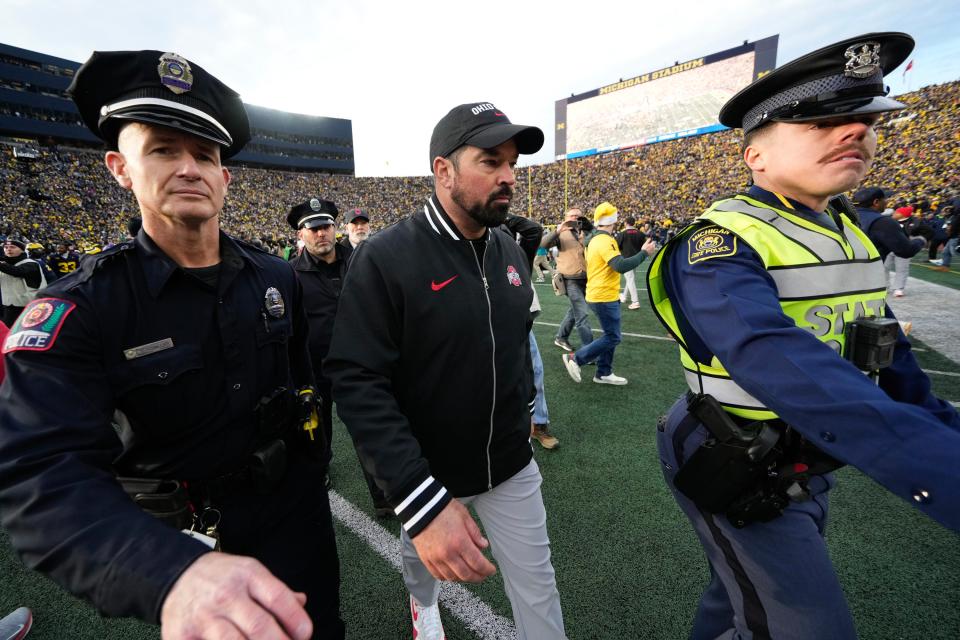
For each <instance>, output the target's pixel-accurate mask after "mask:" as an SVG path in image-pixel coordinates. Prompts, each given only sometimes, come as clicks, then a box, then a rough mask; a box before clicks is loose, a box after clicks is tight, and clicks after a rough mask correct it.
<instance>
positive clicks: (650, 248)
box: [640, 238, 657, 258]
mask: <svg viewBox="0 0 960 640" xmlns="http://www.w3.org/2000/svg"><path fill="white" fill-rule="evenodd" d="M640 249H641V250H642V251H645V252H646V254H647V255H648V256H650V257H651V258H652V257H653V254H655V253H656V252H657V243H656V242H654V241H653V238H647V241H646V242H644V243H643V246H642V247H640Z"/></svg>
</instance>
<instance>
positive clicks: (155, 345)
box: [123, 338, 173, 360]
mask: <svg viewBox="0 0 960 640" xmlns="http://www.w3.org/2000/svg"><path fill="white" fill-rule="evenodd" d="M167 349H173V338H164V339H163V340H157V341H156V342H151V343H149V344H144V345H141V346H139V347H134V348H132V349H124V350H123V357H124V358H126V359H127V360H135V359H137V358H142V357H143V356H148V355H150V354H151V353H157V352H158V351H166V350H167Z"/></svg>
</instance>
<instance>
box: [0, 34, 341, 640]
mask: <svg viewBox="0 0 960 640" xmlns="http://www.w3.org/2000/svg"><path fill="white" fill-rule="evenodd" d="M70 94H71V96H72V97H73V100H74V101H75V102H76V104H77V107H78V109H79V111H80V114H81V116H82V117H83V119H84V121H85V123H86V124H87V126H88V127H89V128H90V129H91V130H92V131H93V132H94V133H95V134H96V135H98V136H99V137H101V138H102V139H103V140H104V142H105V143H106V145H107V147H108V149H110V150H109V151H108V152H107V153H106V156H105V161H106V164H107V168H108V169H109V170H110V172H111V174H112V175H113V177H114V178H115V179H116V180H117V182H118V183H119V184H120V185H121V186H122V187H124V188H126V189H129V190H131V191H133V193H134V195H135V196H136V198H137V201H138V203H139V205H140V212H141V214H142V216H143V228H142V229H141V230H140V231H139V232H138V233H137V235H136V237H135V238H134V239H133V241H131V242H125V243H122V244H119V245H116V246H114V247H112V248H110V249H107V250H105V251H103V252H101V253H99V254H97V255H94V256H90V257H88V258H87V259H86V260H85V261H84V262H83V263H82V265H81V267H80V269H79V270H78V271H77V272H75V273H73V274H70V275H68V276H66V277H64V278H62V279H60V280H58V281H57V282H56V283H55V285H54V286H52V287H50V288H49V290H48V291H47V296H46V297H45V298H43V299H40V300H36V301H34V302H32V303H31V304H30V305H28V307H27V308H26V309H25V310H24V312H23V313H22V314H21V316H20V318H19V319H18V321H17V323H16V324H15V325H14V326H13V327H12V328H11V331H10V334H9V336H8V337H7V339H6V340H5V342H4V349H3V350H4V352H5V353H6V354H7V356H8V357H7V368H8V371H7V382H6V383H5V384H4V386H3V388H2V396H0V434H2V435H0V443H2V444H0V511H2V516H3V523H2V524H3V527H4V528H5V529H6V530H7V531H8V532H9V534H10V538H11V541H12V543H13V546H14V547H15V548H16V549H17V551H18V552H19V554H20V555H21V557H22V558H23V560H24V561H25V562H26V564H27V565H29V566H30V567H32V568H35V569H37V570H39V571H41V572H43V573H46V574H48V575H49V576H51V577H52V578H53V579H54V580H56V581H57V582H59V583H60V584H61V585H63V586H64V587H66V588H67V589H69V590H70V591H71V592H73V593H74V594H76V595H78V596H81V597H84V598H86V599H88V600H90V601H91V602H92V603H93V604H94V605H95V606H96V607H97V608H98V609H99V610H100V611H102V612H103V613H105V614H107V615H113V616H136V617H138V618H141V619H143V620H147V621H151V622H159V623H160V624H161V625H162V632H163V635H164V637H170V638H173V637H177V638H179V637H204V638H220V637H231V638H233V637H245V638H246V637H251V638H252V637H291V638H309V637H310V636H311V634H312V633H313V634H315V635H316V636H317V637H321V636H322V637H324V638H326V637H343V624H342V622H341V621H340V619H339V611H338V610H339V601H338V588H339V574H338V562H337V555H336V547H335V543H334V537H333V528H332V524H331V517H330V508H329V504H328V502H327V495H326V491H325V490H324V488H323V485H322V465H321V463H320V462H319V460H318V459H317V454H316V452H314V451H312V450H311V440H310V438H309V429H310V428H312V427H313V425H314V423H313V421H312V420H311V419H309V418H311V417H312V415H311V414H313V412H314V411H315V408H314V407H313V399H312V398H313V392H312V390H311V385H312V373H311V366H310V360H309V355H308V353H307V325H306V316H305V314H304V312H303V305H302V292H301V288H300V286H299V284H298V283H297V280H296V276H295V275H294V272H293V269H292V268H291V267H290V266H289V265H288V264H286V263H285V262H283V261H282V260H280V259H279V258H276V257H273V256H270V255H268V254H266V253H264V252H262V251H259V250H256V249H254V248H253V247H251V246H249V245H246V244H243V243H241V242H238V241H236V240H234V239H233V238H231V237H230V236H227V235H226V234H224V233H222V232H221V231H220V230H219V228H218V216H219V214H220V211H221V209H222V207H223V201H224V196H225V195H226V191H227V186H228V184H229V183H230V172H229V171H228V170H227V169H226V168H225V167H223V166H222V164H221V159H222V158H228V157H230V156H232V155H234V154H235V153H237V152H238V151H239V150H240V149H241V148H242V147H243V146H244V144H245V143H246V142H247V141H248V140H249V138H250V132H249V125H248V122H247V116H246V113H245V111H244V107H243V103H242V102H241V101H240V97H239V96H238V95H237V94H236V93H235V92H234V91H232V90H231V89H230V88H229V87H227V86H225V85H224V84H223V83H221V82H220V81H219V80H217V79H216V78H215V77H213V76H212V75H210V74H209V73H207V72H206V71H205V70H204V69H203V68H201V67H200V66H199V65H197V64H196V63H194V62H191V61H189V60H187V59H186V58H183V57H182V56H179V55H176V54H173V53H163V52H161V51H118V52H95V53H94V54H93V55H92V56H91V58H90V59H89V60H88V61H87V62H86V63H85V64H84V65H83V66H82V67H81V68H80V69H79V70H78V71H77V74H76V76H75V78H74V81H73V84H72V85H71V87H70ZM50 389H56V397H57V402H54V403H51V402H50V401H49V397H48V394H49V390H50ZM131 498H132V499H131ZM191 514H193V515H192V516H191ZM178 529H182V530H185V532H181V531H179V530H178ZM191 530H192V531H191ZM212 547H216V548H220V549H222V552H212V549H211V548H212ZM245 556H247V557H245ZM311 629H312V630H311Z"/></svg>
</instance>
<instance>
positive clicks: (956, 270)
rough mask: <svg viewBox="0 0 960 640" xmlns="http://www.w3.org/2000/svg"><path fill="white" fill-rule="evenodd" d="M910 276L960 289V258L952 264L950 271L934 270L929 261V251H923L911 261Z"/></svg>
mask: <svg viewBox="0 0 960 640" xmlns="http://www.w3.org/2000/svg"><path fill="white" fill-rule="evenodd" d="M910 277H911V278H919V279H920V280H924V281H925V282H932V283H934V284H942V285H943V286H945V287H950V288H952V289H960V259H958V260H956V261H954V262H953V263H952V264H951V265H950V271H934V270H933V265H932V264H930V263H929V262H928V261H927V252H926V251H921V252H920V253H918V254H917V255H916V256H914V258H913V260H911V261H910Z"/></svg>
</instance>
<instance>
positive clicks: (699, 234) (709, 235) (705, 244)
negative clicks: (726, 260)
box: [687, 226, 737, 264]
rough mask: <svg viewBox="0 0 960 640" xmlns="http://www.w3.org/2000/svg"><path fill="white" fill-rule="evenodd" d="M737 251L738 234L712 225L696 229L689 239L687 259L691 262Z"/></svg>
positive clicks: (729, 254)
mask: <svg viewBox="0 0 960 640" xmlns="http://www.w3.org/2000/svg"><path fill="white" fill-rule="evenodd" d="M736 253H737V236H735V235H733V234H732V233H731V232H730V230H729V229H724V228H723V227H717V226H711V227H707V228H705V229H700V230H699V231H695V232H694V233H693V234H692V235H691V236H690V239H689V240H687V261H688V262H689V263H690V264H694V263H695V262H702V261H704V260H709V259H710V258H722V257H724V256H732V255H734V254H736Z"/></svg>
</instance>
